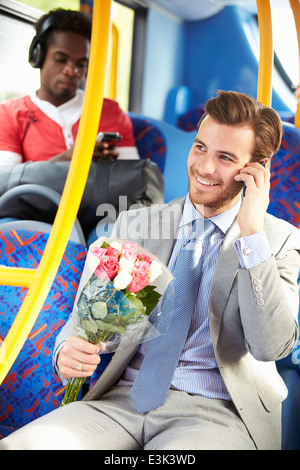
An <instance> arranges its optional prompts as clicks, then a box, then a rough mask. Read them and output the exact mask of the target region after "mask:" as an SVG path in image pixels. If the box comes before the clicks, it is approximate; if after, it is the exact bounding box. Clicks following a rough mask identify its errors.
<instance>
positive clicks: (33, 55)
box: [28, 17, 56, 69]
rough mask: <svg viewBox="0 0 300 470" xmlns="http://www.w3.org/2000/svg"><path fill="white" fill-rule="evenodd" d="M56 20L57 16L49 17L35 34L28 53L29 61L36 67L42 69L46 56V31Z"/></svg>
mask: <svg viewBox="0 0 300 470" xmlns="http://www.w3.org/2000/svg"><path fill="white" fill-rule="evenodd" d="M55 21H56V18H54V17H52V18H48V19H47V20H46V21H45V23H44V24H43V26H42V28H41V31H40V32H39V33H38V34H37V35H36V36H34V38H33V40H32V42H31V44H30V48H29V54H28V62H29V63H30V65H31V66H32V67H34V68H35V69H40V68H41V67H42V66H43V62H44V59H45V56H46V50H47V49H46V41H45V37H44V36H45V33H46V32H47V30H48V29H49V28H50V27H51V26H52V25H53V23H54V22H55Z"/></svg>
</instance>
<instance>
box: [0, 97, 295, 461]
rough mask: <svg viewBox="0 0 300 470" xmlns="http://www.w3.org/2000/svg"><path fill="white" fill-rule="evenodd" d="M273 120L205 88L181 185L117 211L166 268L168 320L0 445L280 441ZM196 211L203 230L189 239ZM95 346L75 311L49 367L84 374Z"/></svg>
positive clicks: (287, 238)
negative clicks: (180, 192)
mask: <svg viewBox="0 0 300 470" xmlns="http://www.w3.org/2000/svg"><path fill="white" fill-rule="evenodd" d="M281 132H282V128H281V123H280V120H279V117H278V116H277V114H276V113H275V111H273V110H272V109H270V108H268V107H266V106H263V105H261V104H260V103H257V101H256V100H254V99H253V98H251V97H248V96H247V95H244V94H240V93H236V92H220V93H219V96H218V97H217V98H213V99H212V100H209V101H208V103H207V104H206V107H205V114H204V115H203V117H202V118H201V120H200V122H199V124H198V133H197V136H196V138H195V140H194V143H193V146H192V148H191V150H190V153H189V156H188V160H187V168H188V177H189V193H188V194H187V196H186V197H183V198H181V199H179V200H176V201H173V202H170V203H169V204H168V205H156V206H154V207H151V208H149V210H148V209H147V210H146V211H145V210H144V209H141V210H137V211H129V212H128V213H126V212H122V213H121V214H120V217H119V219H118V221H117V223H116V226H115V229H114V232H113V235H114V236H116V237H117V238H122V239H126V238H131V240H132V241H137V240H138V241H139V243H141V244H142V245H143V247H144V248H146V249H148V250H149V251H151V252H152V253H153V254H154V255H156V256H157V257H158V258H160V260H161V261H162V262H163V263H165V264H166V265H168V267H169V269H170V270H171V271H173V273H174V277H175V281H174V291H175V294H174V295H175V302H174V308H173V306H172V307H171V308H170V310H171V311H172V314H173V317H172V321H171V323H170V326H169V329H168V330H167V331H166V332H165V334H162V335H161V336H157V337H155V338H154V339H152V340H151V341H150V344H148V342H145V343H143V344H142V345H141V346H139V347H138V346H135V345H134V343H133V344H128V345H127V347H126V348H123V349H122V348H117V349H116V352H115V353H114V357H113V359H112V361H111V362H110V363H109V365H108V366H107V369H105V372H104V373H103V374H102V375H101V377H100V378H99V380H98V381H97V382H96V383H95V385H94V386H93V388H91V390H90V391H89V392H88V394H87V395H86V396H85V397H84V400H82V401H80V402H75V403H72V404H68V405H67V406H63V407H61V408H58V409H56V410H54V411H53V412H51V413H50V414H48V415H47V416H43V417H42V418H39V419H38V420H36V421H33V422H31V423H30V424H29V425H27V426H25V427H23V428H22V429H19V430H18V431H16V432H15V433H12V434H11V435H10V436H9V437H8V438H6V439H3V440H2V441H1V442H0V450H2V449H10V450H17V449H23V450H24V449H52V450H58V449H86V450H87V449H102V450H123V449H124V450H141V449H145V450H148V451H150V450H152V451H153V450H154V451H156V452H157V451H158V450H182V449H189V450H255V449H258V450H263V449H264V450H278V449H280V446H281V403H282V401H283V400H284V399H285V398H286V396H287V389H286V387H285V385H284V383H283V381H282V379H281V377H280V376H279V374H278V372H277V370H276V366H275V363H274V362H275V361H277V360H279V359H281V358H283V357H286V356H287V355H288V354H290V353H291V351H292V350H293V348H294V346H295V343H296V341H297V338H298V336H299V328H298V323H297V316H298V306H299V297H298V296H299V293H298V287H297V278H298V273H299V253H300V246H299V245H300V244H299V231H298V230H297V229H296V228H295V227H293V226H292V225H290V224H288V223H287V222H285V221H283V220H280V219H277V218H275V217H273V216H272V215H270V214H267V213H266V211H267V207H268V204H269V190H270V172H269V170H268V169H267V168H264V167H263V166H262V165H260V162H265V163H268V162H269V160H270V158H271V157H272V155H273V154H274V153H275V152H277V150H278V147H279V145H280V142H281ZM179 178H180V175H179ZM244 183H245V184H246V191H245V196H243V195H242V193H243V187H244ZM170 214H171V215H172V217H171V216H170ZM137 222H138V223H137ZM199 223H200V226H202V228H203V227H204V230H205V233H203V230H202V235H198V236H197V242H198V243H196V244H194V245H192V246H193V248H192V246H191V242H192V243H193V235H195V234H196V233H195V231H194V233H193V228H194V227H197V226H199V225H198V224H199ZM137 225H139V226H140V227H142V228H143V229H142V231H141V232H139V230H136V229H135V227H137ZM174 228H176V230H175V231H174ZM206 229H207V230H206ZM135 230H136V232H135ZM196 230H197V229H196ZM175 232H176V233H175ZM135 238H136V239H135ZM199 242H200V243H199ZM91 256H93V255H92V253H91ZM91 256H90V257H89V258H88V260H87V261H86V264H85V269H84V272H83V274H82V277H81V279H82V280H83V279H88V278H89V276H90V274H91V270H92V269H91V263H90V261H91ZM93 262H94V261H93ZM93 262H92V263H93ZM82 287H83V284H82ZM81 292H82V290H81V288H80V287H79V290H78V298H79V295H80V293H81ZM166 297H168V293H167V295H166ZM169 305H170V304H169ZM165 306H166V307H168V301H166V302H163V306H162V311H161V314H160V316H159V320H158V323H160V320H161V321H162V323H163V322H164V321H165V320H164V319H165V316H166V315H168V309H167V310H166V309H165V308H164V307H165ZM99 352H100V347H98V346H96V345H94V344H91V343H88V342H86V341H84V340H83V339H80V338H78V337H75V336H74V333H73V321H72V318H70V320H69V321H68V322H67V323H66V324H65V325H64V327H63V329H62V330H61V332H60V334H59V335H58V337H57V341H56V347H55V351H54V365H55V367H56V372H57V373H58V374H59V375H60V377H61V378H63V379H70V378H72V377H82V378H84V377H89V376H91V375H92V374H93V372H94V370H95V369H96V367H97V364H98V363H99V361H100V360H101V359H99V355H98V354H99Z"/></svg>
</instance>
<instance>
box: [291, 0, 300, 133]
mask: <svg viewBox="0 0 300 470" xmlns="http://www.w3.org/2000/svg"><path fill="white" fill-rule="evenodd" d="M290 5H291V9H292V10H293V14H294V19H295V26H296V31H297V37H298V49H299V83H298V86H297V91H296V99H297V109H296V114H295V126H296V127H298V128H300V1H299V0H290Z"/></svg>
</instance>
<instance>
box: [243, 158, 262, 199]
mask: <svg viewBox="0 0 300 470" xmlns="http://www.w3.org/2000/svg"><path fill="white" fill-rule="evenodd" d="M258 163H259V164H260V165H261V166H263V167H264V168H266V162H264V161H262V162H258ZM246 189H247V186H246V183H244V189H243V196H245V193H246Z"/></svg>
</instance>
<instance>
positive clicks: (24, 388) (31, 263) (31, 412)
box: [0, 230, 86, 438]
mask: <svg viewBox="0 0 300 470" xmlns="http://www.w3.org/2000/svg"><path fill="white" fill-rule="evenodd" d="M48 237H49V235H48V234H46V233H42V232H34V231H25V230H22V231H18V233H17V232H15V231H14V230H10V231H7V232H3V231H0V263H1V264H2V265H5V266H15V267H24V268H33V269H35V268H37V266H38V264H39V262H40V259H41V256H42V254H43V251H44V248H45V245H46V243H47V241H48ZM85 258H86V250H85V248H84V247H83V246H82V245H79V244H76V243H73V242H69V243H68V245H67V248H66V251H65V253H64V256H63V259H62V261H61V264H60V267H59V270H58V273H57V275H56V278H55V280H54V282H53V285H52V287H51V290H50V292H49V294H48V297H47V299H46V301H45V304H44V306H43V308H42V310H41V312H40V314H39V316H38V318H37V320H36V322H35V325H34V327H33V329H32V331H31V332H30V334H29V337H28V338H27V340H26V342H25V344H24V346H23V348H22V350H21V351H20V354H19V355H18V357H17V359H16V361H15V362H14V364H13V366H12V367H11V369H10V371H9V373H8V374H7V376H6V378H5V379H4V381H3V383H2V384H1V386H0V438H2V437H5V436H6V435H8V434H10V433H11V432H12V431H14V430H16V429H18V428H20V427H22V426H24V425H25V424H27V423H28V422H30V421H32V420H33V419H36V418H38V417H39V416H42V415H44V414H46V413H48V412H50V411H51V410H53V409H54V408H57V407H58V406H59V405H60V403H61V400H62V398H63V396H64V391H65V388H64V387H63V386H62V383H61V381H60V379H58V377H56V376H55V374H54V372H53V368H52V353H53V349H54V344H55V339H56V336H57V334H58V332H59V330H60V329H61V328H62V326H63V325H64V323H65V322H66V320H67V319H68V317H69V315H70V313H71V312H72V309H73V303H74V299H75V295H76V292H77V288H78V284H79V280H80V277H81V273H82V270H83V266H84V262H85ZM26 292H27V288H24V287H15V286H0V340H3V339H4V338H5V337H6V335H7V332H8V330H9V328H10V326H11V325H12V323H13V321H14V319H15V317H16V314H17V313H18V311H19V309H20V306H21V304H22V302H23V299H24V297H25V296H26Z"/></svg>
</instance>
